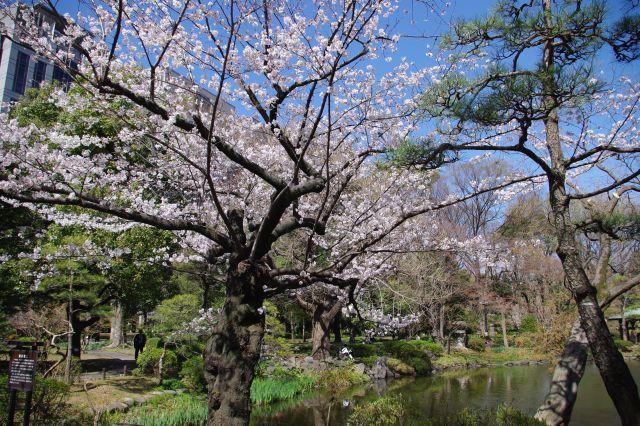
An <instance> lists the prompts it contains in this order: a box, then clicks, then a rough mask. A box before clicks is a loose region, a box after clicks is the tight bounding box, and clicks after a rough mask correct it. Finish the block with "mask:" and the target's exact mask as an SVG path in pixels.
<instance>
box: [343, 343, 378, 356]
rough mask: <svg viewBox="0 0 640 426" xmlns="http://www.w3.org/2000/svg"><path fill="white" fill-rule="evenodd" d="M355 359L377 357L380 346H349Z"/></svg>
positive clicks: (374, 344) (359, 344) (371, 344)
mask: <svg viewBox="0 0 640 426" xmlns="http://www.w3.org/2000/svg"><path fill="white" fill-rule="evenodd" d="M349 349H350V350H351V355H352V356H353V357H354V358H368V357H377V356H378V355H379V354H378V351H379V350H380V346H379V345H378V344H376V343H369V344H366V343H355V344H353V345H350V346H349Z"/></svg>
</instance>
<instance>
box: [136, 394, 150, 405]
mask: <svg viewBox="0 0 640 426" xmlns="http://www.w3.org/2000/svg"><path fill="white" fill-rule="evenodd" d="M133 400H134V401H135V403H136V404H138V405H140V404H144V403H145V402H147V399H146V398H145V397H144V396H143V395H141V396H134V397H133Z"/></svg>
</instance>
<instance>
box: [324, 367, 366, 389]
mask: <svg viewBox="0 0 640 426" xmlns="http://www.w3.org/2000/svg"><path fill="white" fill-rule="evenodd" d="M367 381H369V376H367V375H366V374H364V373H359V372H357V371H355V370H354V369H353V367H342V368H333V369H330V370H324V371H322V372H320V373H319V374H318V377H317V386H318V387H320V388H326V389H342V388H348V387H350V386H353V385H358V384H360V383H365V382H367Z"/></svg>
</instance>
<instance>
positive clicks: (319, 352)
mask: <svg viewBox="0 0 640 426" xmlns="http://www.w3.org/2000/svg"><path fill="white" fill-rule="evenodd" d="M329 306H330V309H329ZM340 309H342V303H340V302H335V303H334V304H333V305H329V304H328V303H317V304H313V330H312V335H311V356H312V357H313V358H314V359H325V358H327V357H328V356H329V350H330V349H331V343H330V342H329V327H330V325H331V321H333V319H334V318H335V317H336V315H338V313H339V312H340Z"/></svg>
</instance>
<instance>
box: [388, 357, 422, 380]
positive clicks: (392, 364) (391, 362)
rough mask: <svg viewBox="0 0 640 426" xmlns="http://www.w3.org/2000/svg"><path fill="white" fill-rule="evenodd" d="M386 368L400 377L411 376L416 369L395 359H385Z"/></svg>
mask: <svg viewBox="0 0 640 426" xmlns="http://www.w3.org/2000/svg"><path fill="white" fill-rule="evenodd" d="M387 367H389V369H390V370H391V371H393V372H394V373H396V374H399V375H401V376H413V375H415V374H416V369H415V368H413V367H411V366H410V365H407V364H405V363H404V362H402V361H400V360H399V359H397V358H387Z"/></svg>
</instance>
